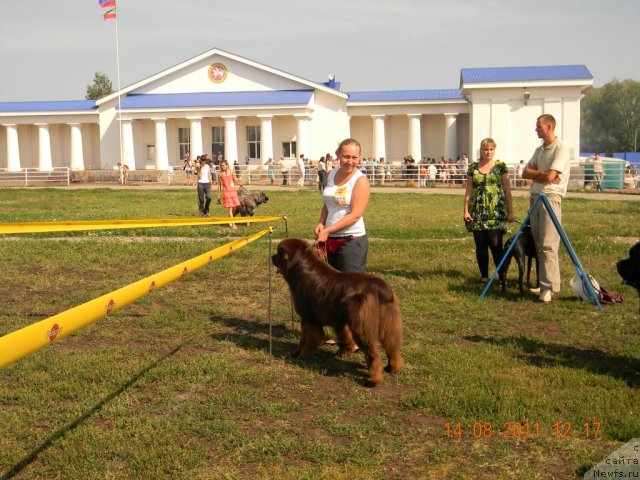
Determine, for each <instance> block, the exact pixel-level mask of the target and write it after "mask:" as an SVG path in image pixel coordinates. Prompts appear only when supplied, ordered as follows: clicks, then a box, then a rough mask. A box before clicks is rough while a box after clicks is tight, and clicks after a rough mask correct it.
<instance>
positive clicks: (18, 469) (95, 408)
mask: <svg viewBox="0 0 640 480" xmlns="http://www.w3.org/2000/svg"><path fill="white" fill-rule="evenodd" d="M181 348H182V345H179V346H177V347H176V348H174V349H173V350H171V351H170V352H168V353H165V354H164V355H163V356H162V357H160V358H159V359H158V360H156V361H155V362H153V363H151V364H150V365H147V366H146V367H145V368H143V369H142V370H140V371H139V372H138V373H136V374H135V375H134V376H132V377H131V378H130V379H129V380H128V381H127V382H126V383H124V384H122V385H121V386H120V387H119V388H117V389H116V390H114V391H113V392H111V393H110V394H109V395H107V396H106V397H104V398H103V399H102V400H100V401H99V402H98V403H96V404H95V405H94V406H93V407H91V408H90V409H89V410H87V411H86V412H85V413H83V414H82V415H80V416H79V417H78V418H76V419H75V420H73V421H72V422H71V423H69V424H67V425H65V426H64V427H62V428H61V429H59V430H58V431H57V432H55V433H53V434H52V435H51V436H49V438H47V439H46V440H45V441H44V442H42V443H41V444H40V446H38V447H37V448H36V449H35V450H33V451H32V452H31V453H30V454H29V455H27V456H26V457H24V458H23V459H22V460H20V461H19V462H18V463H17V464H15V465H14V466H13V467H11V469H10V470H9V471H8V472H6V473H4V474H2V476H0V480H5V479H9V478H13V477H15V476H16V475H18V474H19V473H20V472H22V470H24V469H25V468H26V467H27V466H28V465H29V464H30V463H31V462H33V461H34V460H35V459H36V458H38V455H40V454H41V453H42V452H44V451H45V450H46V449H47V448H49V447H50V446H51V445H53V443H54V442H55V441H56V440H59V439H61V438H62V437H64V436H65V435H66V434H67V433H69V432H71V431H73V430H75V429H76V428H77V427H79V426H80V425H82V424H83V423H84V422H85V421H86V420H88V419H89V418H90V417H92V416H93V415H94V414H95V413H97V412H99V411H100V410H102V407H104V406H105V405H106V404H107V403H109V402H110V401H111V400H113V399H114V398H116V397H117V396H118V395H120V394H121V393H123V392H124V391H126V390H127V389H129V388H130V387H132V386H133V385H134V384H135V383H136V382H137V381H138V380H140V378H142V377H143V376H144V375H145V374H146V373H147V372H148V371H149V370H151V369H153V368H155V367H157V366H158V365H159V364H160V363H161V362H163V361H164V360H166V359H167V358H169V357H171V356H173V355H175V354H176V353H177V352H178V350H180V349H181Z"/></svg>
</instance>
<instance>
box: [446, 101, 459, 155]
mask: <svg viewBox="0 0 640 480" xmlns="http://www.w3.org/2000/svg"><path fill="white" fill-rule="evenodd" d="M457 118H458V114H457V113H445V114H444V119H445V120H444V159H445V161H446V162H448V161H449V159H451V160H452V161H455V159H456V156H457V155H458V151H457V150H458V126H457V123H456V119H457Z"/></svg>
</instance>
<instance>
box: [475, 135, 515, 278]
mask: <svg viewBox="0 0 640 480" xmlns="http://www.w3.org/2000/svg"><path fill="white" fill-rule="evenodd" d="M495 152H496V142H495V141H494V140H493V139H492V138H485V139H484V140H482V142H481V143H480V160H479V161H477V162H474V163H472V164H471V165H469V169H468V170H467V188H466V191H465V194H464V223H465V225H466V228H467V230H468V231H470V232H472V233H473V241H474V243H475V246H476V261H477V262H478V268H479V270H480V283H482V284H485V283H487V282H488V281H489V250H490V251H491V256H492V257H493V263H494V264H495V265H496V267H497V266H498V264H499V263H500V260H502V255H503V253H504V251H503V245H502V236H503V235H504V233H505V232H506V231H507V222H513V205H512V201H511V185H510V183H509V169H508V168H507V166H506V165H505V163H504V162H501V161H499V160H496V159H495ZM502 276H503V274H502V272H500V280H502Z"/></svg>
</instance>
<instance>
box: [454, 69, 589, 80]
mask: <svg viewBox="0 0 640 480" xmlns="http://www.w3.org/2000/svg"><path fill="white" fill-rule="evenodd" d="M592 79H593V75H591V72H590V71H589V69H588V68H587V67H586V66H584V65H557V66H546V67H498V68H463V69H461V70H460V81H461V83H497V82H543V81H548V80H592Z"/></svg>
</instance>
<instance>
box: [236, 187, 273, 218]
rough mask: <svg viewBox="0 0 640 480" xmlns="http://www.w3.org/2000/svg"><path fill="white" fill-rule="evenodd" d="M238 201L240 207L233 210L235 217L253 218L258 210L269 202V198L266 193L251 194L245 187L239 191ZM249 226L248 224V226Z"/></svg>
mask: <svg viewBox="0 0 640 480" xmlns="http://www.w3.org/2000/svg"><path fill="white" fill-rule="evenodd" d="M238 200H239V201H240V205H239V206H237V207H235V208H234V209H233V216H234V217H237V216H238V215H240V216H241V217H253V216H254V215H255V214H256V210H258V206H259V205H262V204H263V203H267V202H268V201H269V197H267V196H266V195H265V193H264V192H250V191H249V190H247V189H246V188H244V187H240V188H239V189H238ZM247 225H248V224H247Z"/></svg>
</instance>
